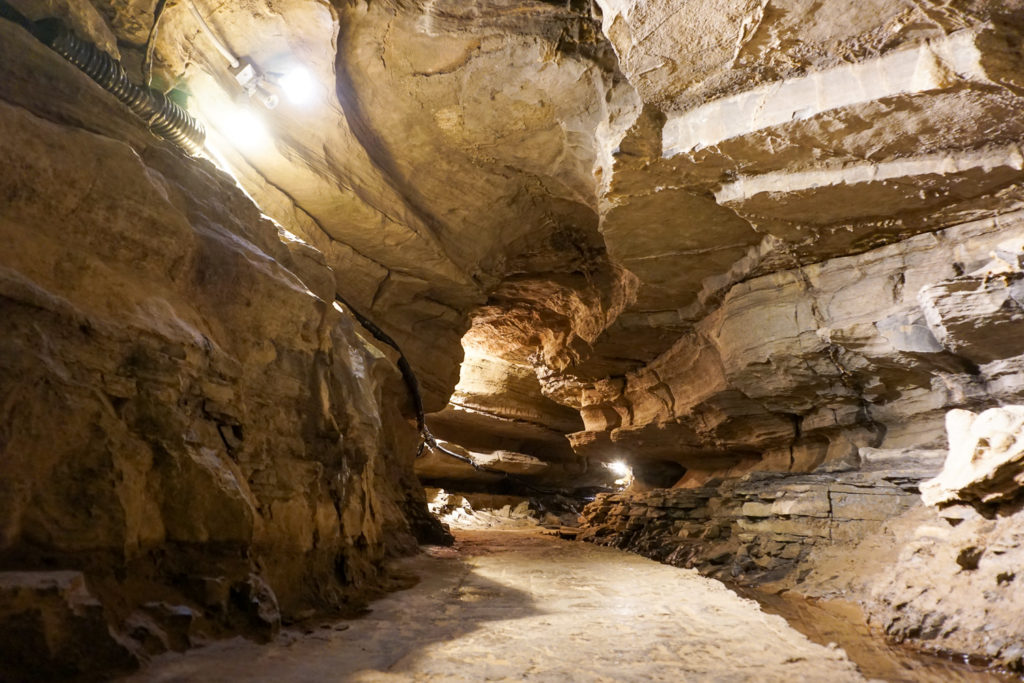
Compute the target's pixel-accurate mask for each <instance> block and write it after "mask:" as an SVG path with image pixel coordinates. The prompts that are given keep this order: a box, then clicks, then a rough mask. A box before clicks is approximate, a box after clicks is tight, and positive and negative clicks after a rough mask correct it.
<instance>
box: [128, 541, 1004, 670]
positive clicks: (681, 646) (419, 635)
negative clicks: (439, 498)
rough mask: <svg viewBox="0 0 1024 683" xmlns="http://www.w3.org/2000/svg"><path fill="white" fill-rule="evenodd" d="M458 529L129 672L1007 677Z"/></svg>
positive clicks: (748, 603)
mask: <svg viewBox="0 0 1024 683" xmlns="http://www.w3.org/2000/svg"><path fill="white" fill-rule="evenodd" d="M456 539H457V540H456V544H455V546H454V547H451V548H442V547H436V546H435V547H427V548H426V552H425V553H424V554H421V555H418V556H416V557H411V558H405V559H403V560H401V561H399V562H396V563H395V564H394V565H393V566H392V571H393V572H395V574H396V576H398V577H404V579H405V580H406V581H407V582H410V583H411V582H412V581H418V582H417V583H416V584H415V585H414V586H412V587H411V588H408V589H406V590H401V591H398V592H395V593H391V594H389V595H388V596H387V597H385V598H383V599H381V600H378V601H376V602H374V603H372V604H371V606H370V609H369V610H368V612H367V613H366V614H365V615H364V616H361V617H358V618H356V619H352V620H341V621H330V620H315V621H311V622H309V623H305V624H301V625H298V626H294V627H292V628H289V629H286V630H284V631H283V632H282V633H281V635H280V636H279V637H278V638H277V639H276V640H275V641H274V642H272V643H270V644H268V645H258V644H256V643H253V642H251V641H245V640H242V639H240V638H236V639H234V640H230V641H223V642H219V643H215V644H212V645H210V646H207V647H204V648H200V649H196V650H190V651H188V652H187V653H184V654H168V655H163V656H162V657H160V658H158V659H156V660H155V661H154V662H153V665H152V666H151V667H150V668H148V669H147V670H145V671H144V672H142V673H140V674H137V675H135V676H134V677H131V678H129V679H126V680H129V681H209V680H225V681H227V680H231V681H241V680H244V681H326V680H340V681H484V680H487V681H495V680H497V681H506V680H532V681H697V680H700V681H704V680H716V681H719V680H729V681H821V680H830V681H835V682H836V683H839V682H841V681H863V680H869V679H870V680H877V679H878V678H881V679H883V680H888V681H903V680H907V681H918V682H921V681H925V682H935V683H939V682H942V683H950V682H953V681H964V682H967V681H998V680H1007V679H1004V678H1002V677H1000V676H998V675H996V674H994V673H991V672H983V671H980V670H972V669H971V668H970V667H968V666H966V665H963V664H959V663H956V662H953V661H947V660H943V659H939V658H937V657H929V656H926V655H921V654H918V653H912V652H910V651H909V650H903V649H900V648H897V647H895V646H892V645H890V644H887V643H885V641H883V640H882V639H880V638H878V637H877V635H873V634H871V633H870V632H869V631H868V629H867V628H866V627H861V628H859V629H858V628H857V622H858V618H857V616H851V615H850V614H849V612H847V613H835V612H832V613H827V612H825V611H824V610H822V609H820V608H815V607H812V606H810V605H809V604H807V603H803V602H795V601H787V600H784V599H783V598H779V597H774V598H769V597H768V596H766V595H765V594H758V593H756V592H751V593H750V594H751V595H754V596H757V597H758V598H759V600H767V601H768V603H769V604H768V606H767V611H769V612H772V613H773V614H774V613H781V614H783V615H784V616H786V618H787V619H789V620H791V621H793V622H794V625H795V626H797V627H799V629H800V631H802V632H804V633H807V634H808V635H809V636H810V637H811V638H812V639H813V640H815V641H816V642H811V640H808V638H807V637H805V636H804V635H802V634H801V632H798V631H797V630H796V629H795V628H794V627H793V626H790V625H789V624H788V623H787V621H784V620H783V619H782V618H781V617H779V616H774V615H773V614H767V613H765V611H762V609H761V607H760V606H759V605H758V604H757V603H756V602H754V601H753V600H750V599H745V598H741V597H739V596H738V595H737V594H736V593H734V592H733V591H732V590H730V589H728V588H726V587H725V585H724V584H722V583H721V582H719V581H715V580H712V579H708V578H705V577H702V576H700V575H699V574H698V573H697V572H696V571H695V570H685V569H679V568H675V567H670V566H666V565H664V564H659V563H656V562H653V561H651V560H648V559H646V558H643V557H640V556H638V555H635V554H632V553H627V552H624V551H620V550H615V549H611V548H603V547H599V546H594V545H591V544H585V543H574V542H567V541H563V540H559V539H557V538H555V537H553V536H551V535H545V534H543V533H541V532H539V531H538V530H537V529H536V528H533V529H509V528H504V529H493V528H491V529H468V528H464V529H460V530H457V531H456ZM666 596H672V598H671V599H669V600H666ZM831 640H835V641H839V642H840V643H841V644H842V647H839V646H837V645H836V644H835V642H830V641H831ZM816 643H820V644H816ZM844 649H845V651H844ZM847 653H849V655H848V654H847Z"/></svg>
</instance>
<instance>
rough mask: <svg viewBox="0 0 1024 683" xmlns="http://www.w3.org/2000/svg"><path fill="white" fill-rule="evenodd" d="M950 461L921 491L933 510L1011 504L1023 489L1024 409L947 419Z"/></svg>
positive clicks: (962, 414) (956, 413) (954, 414)
mask: <svg viewBox="0 0 1024 683" xmlns="http://www.w3.org/2000/svg"><path fill="white" fill-rule="evenodd" d="M946 432H947V434H948V436H949V455H948V456H947V457H946V464H945V467H943V468H942V472H940V473H939V476H938V477H936V478H935V479H930V480H929V481H926V482H924V483H923V484H922V485H921V498H922V500H924V502H925V503H926V504H928V505H942V504H948V503H974V504H978V505H981V506H985V505H988V506H993V507H994V506H998V505H1000V504H1006V503H1012V502H1013V501H1014V500H1015V499H1016V498H1017V496H1018V495H1019V494H1020V492H1021V490H1022V489H1024V443H1022V442H1021V439H1022V437H1024V406H1005V407H1002V408H989V409H988V410H986V411H985V412H983V413H981V414H980V415H975V414H974V413H972V412H970V411H969V410H951V411H949V413H948V414H947V415H946Z"/></svg>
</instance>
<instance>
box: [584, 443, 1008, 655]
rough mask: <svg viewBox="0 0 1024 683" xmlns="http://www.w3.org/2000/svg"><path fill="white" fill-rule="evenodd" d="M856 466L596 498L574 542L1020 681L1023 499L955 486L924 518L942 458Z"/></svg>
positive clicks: (974, 483) (936, 454) (876, 459)
mask: <svg viewBox="0 0 1024 683" xmlns="http://www.w3.org/2000/svg"><path fill="white" fill-rule="evenodd" d="M1016 433H1018V434H1019V433H1020V432H1019V430H1018V431H1017V432H1016ZM862 453H863V456H864V460H863V462H862V464H861V466H860V467H859V468H858V469H857V470H852V469H851V470H848V471H845V472H825V471H818V472H815V473H810V474H787V473H768V472H756V473H750V474H747V475H745V476H743V477H739V478H731V479H727V480H720V479H719V480H715V481H709V482H707V483H706V484H705V485H704V486H700V487H697V488H674V489H654V490H649V491H643V492H641V491H632V492H622V493H615V494H599V495H598V496H597V498H596V499H595V500H594V502H592V503H591V504H589V505H588V506H587V507H586V508H585V509H584V510H583V513H582V515H581V517H580V521H581V523H582V524H583V529H582V530H581V532H580V534H579V538H580V539H581V540H584V541H588V542H591V543H596V544H599V545H608V546H613V547H618V548H624V549H628V550H631V551H634V552H638V553H640V554H642V555H646V556H647V557H651V558H653V559H657V560H659V561H662V562H666V563H668V564H672V565H676V566H680V567H694V568H696V569H698V570H699V571H700V572H701V573H703V574H706V575H708V576H713V577H716V578H720V579H722V580H724V581H727V582H732V583H737V584H741V585H753V586H757V587H759V588H760V589H761V590H763V591H766V592H768V593H772V594H778V593H788V594H789V595H791V596H798V597H802V598H812V599H823V600H831V599H839V600H843V601H846V602H854V603H856V604H858V605H859V606H860V607H861V609H862V610H863V612H864V614H865V616H866V617H867V620H868V623H869V625H870V626H871V627H872V628H873V629H875V630H876V631H878V632H879V633H880V634H883V635H885V636H886V637H888V638H890V639H892V640H894V641H897V642H907V643H909V644H911V645H913V646H915V647H918V648H921V649H925V650H929V651H932V652H936V653H939V654H944V655H949V654H957V655H966V656H969V657H971V658H973V659H975V660H976V661H978V662H988V663H990V664H992V665H996V666H1001V667H1004V668H1007V669H1010V670H1012V671H1018V672H1019V671H1022V670H1024V647H1022V644H1021V637H1020V634H1021V620H1020V615H1021V613H1022V612H1021V608H1022V604H1021V597H1020V590H1019V585H1018V582H1019V580H1020V578H1019V576H1018V575H1019V567H1020V563H1021V561H1022V560H1024V543H1022V538H1021V528H1022V524H1024V513H1022V512H1021V510H1020V496H1019V495H1015V496H1014V497H1013V498H1011V499H1009V500H1007V499H1006V498H1005V497H1000V498H997V499H993V500H990V501H989V502H987V503H979V501H978V499H977V497H976V496H974V495H973V494H974V493H975V492H976V490H977V487H978V486H985V485H987V484H989V483H990V478H988V477H986V476H985V474H977V475H976V478H975V479H973V480H969V481H968V480H964V479H963V477H961V481H960V484H961V488H960V490H962V491H963V492H964V493H963V496H962V499H961V498H959V497H956V496H952V497H948V496H947V498H948V499H947V500H946V501H945V503H944V504H943V505H942V506H941V507H938V508H935V507H929V506H927V505H924V504H922V500H921V495H920V491H921V490H922V489H928V488H932V487H934V486H936V482H946V483H948V482H949V481H950V479H951V476H950V472H949V469H950V464H949V462H948V461H946V453H945V452H944V451H915V450H903V451H885V450H879V449H870V448H868V449H863V451H862ZM944 461H946V464H945V469H943V463H944ZM1020 468H1021V465H1020V463H1019V462H1016V463H1014V465H1013V471H1014V472H1015V473H1019V472H1020ZM940 470H942V476H941V477H939V478H936V479H931V477H933V476H935V475H936V474H937V473H939V471H940ZM961 474H962V472H961ZM1017 493H1018V494H1019V488H1018V490H1017ZM926 498H927V497H926Z"/></svg>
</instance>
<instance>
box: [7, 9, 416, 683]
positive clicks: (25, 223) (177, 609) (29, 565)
mask: <svg viewBox="0 0 1024 683" xmlns="http://www.w3.org/2000/svg"><path fill="white" fill-rule="evenodd" d="M37 74H45V78H46V79H48V80H47V83H48V85H49V86H50V87H49V88H48V89H47V90H40V89H39V87H38V85H37V83H36V81H37V80H38V78H39V77H38V76H37ZM0 137H2V138H3V139H4V140H5V143H4V145H3V147H2V149H0V167H2V168H3V169H4V171H3V173H2V174H0V198H2V199H0V201H2V204H3V206H2V211H0V235H2V241H3V244H4V245H5V248H4V250H3V254H2V256H0V308H2V314H0V320H2V321H3V322H2V327H3V333H2V334H0V406H2V408H0V414H2V421H0V454H2V457H0V567H2V569H4V570H10V571H7V573H4V574H3V576H4V577H5V578H4V579H3V581H4V582H5V583H4V586H5V587H11V589H10V591H7V592H5V597H4V605H3V609H2V615H0V621H2V622H3V625H4V626H3V627H4V629H5V633H6V632H8V631H10V629H11V628H13V626H12V624H20V626H18V627H17V630H19V631H23V632H22V633H21V635H20V636H19V638H20V640H7V639H5V642H6V643H7V645H5V647H8V646H9V647H15V648H17V647H20V645H25V644H26V643H28V642H29V641H30V640H31V639H32V638H37V639H45V640H46V643H47V646H46V647H47V648H48V649H45V648H44V649H41V650H40V652H39V655H40V657H41V660H40V664H39V666H40V667H42V668H41V669H40V670H50V669H47V668H46V667H50V668H52V670H53V671H65V670H77V671H79V672H82V671H86V670H87V669H89V668H90V667H94V668H101V667H104V666H110V665H111V662H112V661H116V663H118V664H123V662H124V660H125V659H129V660H130V659H131V658H130V657H127V654H126V653H127V652H128V651H129V650H131V651H132V652H133V654H135V655H139V654H140V653H142V652H143V651H144V650H145V651H148V652H154V651H159V650H161V649H166V648H168V647H184V646H186V645H187V644H188V643H190V642H192V643H194V642H197V641H200V640H203V639H205V638H209V637H212V636H217V635H220V634H224V633H232V632H242V633H246V634H249V635H252V636H256V637H266V636H269V635H272V634H273V633H274V632H275V631H276V629H277V628H278V626H279V625H280V623H281V620H282V619H284V620H289V619H294V618H296V617H297V616H302V615H304V614H307V613H312V612H314V611H324V610H336V609H338V608H339V607H342V606H344V605H346V604H349V603H351V602H353V601H356V602H357V601H358V600H360V599H362V598H363V596H364V595H365V592H366V591H367V590H368V589H370V588H372V587H373V586H374V585H376V584H377V583H379V580H380V577H379V565H380V562H381V561H382V560H383V559H385V558H386V557H389V556H391V555H393V554H395V553H398V552H407V551H410V550H412V549H414V548H415V539H414V537H413V534H412V530H413V527H414V526H416V525H426V528H425V529H424V530H429V528H430V525H431V522H430V518H429V517H428V516H427V513H426V509H425V501H424V499H423V493H422V490H421V489H420V488H419V487H418V486H417V482H416V480H415V477H414V475H413V472H412V462H411V461H412V457H413V454H414V452H415V448H416V438H417V436H416V432H415V429H414V427H413V425H412V422H411V421H410V418H411V414H410V413H411V407H410V403H409V400H408V394H407V391H406V388H405V387H404V385H403V384H402V383H401V380H400V377H399V374H398V371H397V370H396V368H395V366H394V365H393V364H392V363H391V362H390V361H389V360H388V359H387V358H386V357H385V355H384V354H383V353H382V352H380V351H379V350H377V349H376V348H375V347H374V346H372V345H371V344H369V343H367V342H366V341H365V339H364V337H365V333H364V332H362V331H360V330H359V328H358V327H357V325H356V324H355V323H354V321H353V320H352V319H351V318H350V317H348V316H347V315H344V314H342V313H340V312H339V310H337V309H336V308H335V307H333V306H332V302H331V301H330V300H327V301H324V300H322V299H320V298H319V297H317V296H316V295H314V294H313V293H312V292H311V291H310V290H309V289H308V288H307V286H306V285H305V284H304V282H303V281H302V280H300V279H299V277H297V276H296V275H295V274H294V273H293V272H292V269H293V268H294V270H296V271H297V272H302V271H303V270H304V271H305V272H314V271H315V268H314V267H313V266H312V265H310V264H308V263H307V264H306V265H305V266H304V267H303V268H302V269H300V268H295V267H294V263H295V261H294V260H293V256H292V252H291V251H289V245H288V244H286V243H285V242H284V241H282V239H281V238H280V236H279V232H278V229H277V228H276V227H275V226H274V225H273V224H272V223H270V222H269V221H267V220H265V219H264V218H262V217H261V215H260V211H259V209H258V208H257V207H256V206H255V205H253V204H252V203H251V201H250V200H249V199H248V198H246V197H245V195H244V194H242V192H240V191H239V190H238V189H237V188H236V187H235V185H234V183H233V182H232V181H231V179H230V178H229V177H227V176H226V175H224V174H222V173H220V172H219V171H217V170H215V169H214V168H213V166H212V165H210V164H209V163H206V162H202V161H197V160H192V159H188V158H186V157H184V156H182V155H181V154H180V153H179V152H177V151H176V150H174V149H172V148H170V147H169V146H167V145H165V144H163V143H159V142H157V141H156V140H155V139H154V138H152V137H151V136H150V135H149V134H148V133H147V132H146V131H145V130H144V129H142V128H141V127H140V126H139V124H138V123H137V122H136V121H135V120H133V119H131V118H130V117H129V116H128V114H127V113H126V112H123V111H122V110H121V109H120V108H118V107H116V106H114V103H113V101H112V100H111V99H110V98H109V96H107V95H106V93H103V91H102V90H100V88H99V87H98V86H96V85H95V84H93V83H92V82H91V81H89V80H88V79H87V78H86V77H85V76H84V75H82V74H81V73H79V72H78V71H77V70H76V69H74V68H73V67H72V66H70V65H69V64H67V63H65V62H64V61H63V60H62V59H61V58H60V57H58V56H57V55H55V54H53V53H52V52H49V51H48V50H46V49H45V48H43V47H42V46H40V45H39V44H37V43H36V42H35V41H33V40H32V39H31V38H30V37H29V36H28V35H27V34H26V33H25V32H23V31H21V30H20V29H16V28H14V27H13V26H12V25H11V24H8V23H7V22H2V21H0ZM292 248H293V249H307V247H304V246H301V245H299V246H296V245H294V244H293V245H292ZM322 270H323V271H324V272H325V273H326V272H328V271H326V269H322ZM432 524H433V525H435V526H436V522H432ZM54 567H60V568H68V569H74V570H76V572H80V573H60V572H58V573H53V572H49V571H48V570H50V569H52V568H54ZM42 570H47V571H42ZM40 572H41V573H40ZM19 577H28V578H27V579H25V580H22V578H19ZM51 577H55V578H52V580H51ZM26 581H27V582H28V583H26ZM32 581H35V582H36V583H35V584H32ZM47 582H49V583H47ZM30 584H31V585H30ZM36 584H38V585H36ZM44 584H45V585H44ZM22 585H24V586H28V587H26V588H18V586H22ZM33 585H36V588H33V587H32V586H33ZM11 591H15V592H14V593H11ZM33 591H34V593H33ZM8 594H10V595H8ZM90 594H91V595H92V596H95V601H92V602H90V600H91V598H89V595H90ZM32 595H38V597H37V598H33V597H32ZM11 596H13V597H11ZM26 596H27V597H26ZM8 598H10V599H8ZM12 601H13V602H12ZM39 610H42V612H39ZM33 615H34V616H33ZM40 620H42V621H40ZM108 624H109V629H110V630H111V631H112V632H113V633H116V634H117V635H116V638H115V637H113V636H111V637H110V638H109V639H107V638H106V637H105V636H103V635H102V634H104V633H106V632H107V629H108ZM36 627H38V628H36ZM55 629H56V631H55ZM26 639H28V640H26ZM33 642H34V641H33ZM90 643H94V645H90ZM83 648H94V649H95V652H94V653H92V654H90V653H89V652H85V651H83ZM126 648H127V649H126ZM33 649H34V648H33ZM4 652H5V653H7V652H8V651H7V650H5V651H4ZM104 652H107V653H110V654H109V655H108V654H103V653H104ZM92 655H94V656H93V657H92V659H90V657H91V656H92ZM23 656H24V654H23V655H19V657H23ZM47 657H49V658H52V660H53V661H52V662H51V661H49V660H48V659H47ZM0 659H4V660H5V661H8V658H7V655H6V654H4V655H3V656H2V657H0ZM18 661H21V660H20V659H19V660H18ZM62 667H63V668H62ZM67 667H70V669H67Z"/></svg>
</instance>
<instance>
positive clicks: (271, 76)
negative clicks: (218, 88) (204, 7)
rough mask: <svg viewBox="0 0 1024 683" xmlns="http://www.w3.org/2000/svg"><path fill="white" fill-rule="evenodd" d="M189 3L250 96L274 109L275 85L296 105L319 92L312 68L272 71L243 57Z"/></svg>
mask: <svg viewBox="0 0 1024 683" xmlns="http://www.w3.org/2000/svg"><path fill="white" fill-rule="evenodd" d="M185 4H186V5H187V6H188V8H189V11H190V12H191V13H192V16H193V17H194V18H195V20H196V23H197V24H199V27H200V28H201V29H202V31H203V33H204V34H205V35H206V37H207V38H208V39H209V41H210V43H211V44H212V45H213V46H214V47H215V48H216V49H217V52H219V53H220V54H221V56H222V57H224V59H225V60H226V61H227V63H228V66H229V67H230V70H231V75H232V76H234V78H235V82H236V83H238V85H239V86H240V87H241V88H242V90H243V92H245V94H246V95H248V96H249V99H251V100H258V101H259V102H260V103H262V104H263V106H264V107H266V108H267V109H274V108H276V107H277V105H278V103H279V102H280V98H279V97H278V95H277V94H276V93H275V92H273V90H272V89H271V87H272V86H276V89H279V90H281V91H282V92H284V94H285V96H286V97H287V98H288V101H289V102H292V103H293V104H308V103H309V102H311V101H312V100H313V98H314V96H315V95H316V81H315V80H314V78H313V75H312V74H311V73H310V71H309V70H308V69H306V68H305V67H302V66H298V65H295V66H291V67H290V68H289V69H288V70H287V71H284V72H283V73H271V72H267V71H263V70H261V69H259V68H258V67H257V66H256V65H255V64H253V63H252V62H251V61H249V60H246V59H240V58H239V57H237V56H235V54H234V53H233V52H232V51H231V50H230V49H229V48H228V46H227V45H226V44H225V43H224V41H223V40H221V38H220V36H218V35H217V34H216V32H214V30H213V29H212V28H210V25H209V24H208V23H207V22H206V19H205V18H203V15H202V13H201V12H200V11H199V9H198V8H197V7H196V5H195V3H194V2H193V1H192V0H185Z"/></svg>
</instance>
